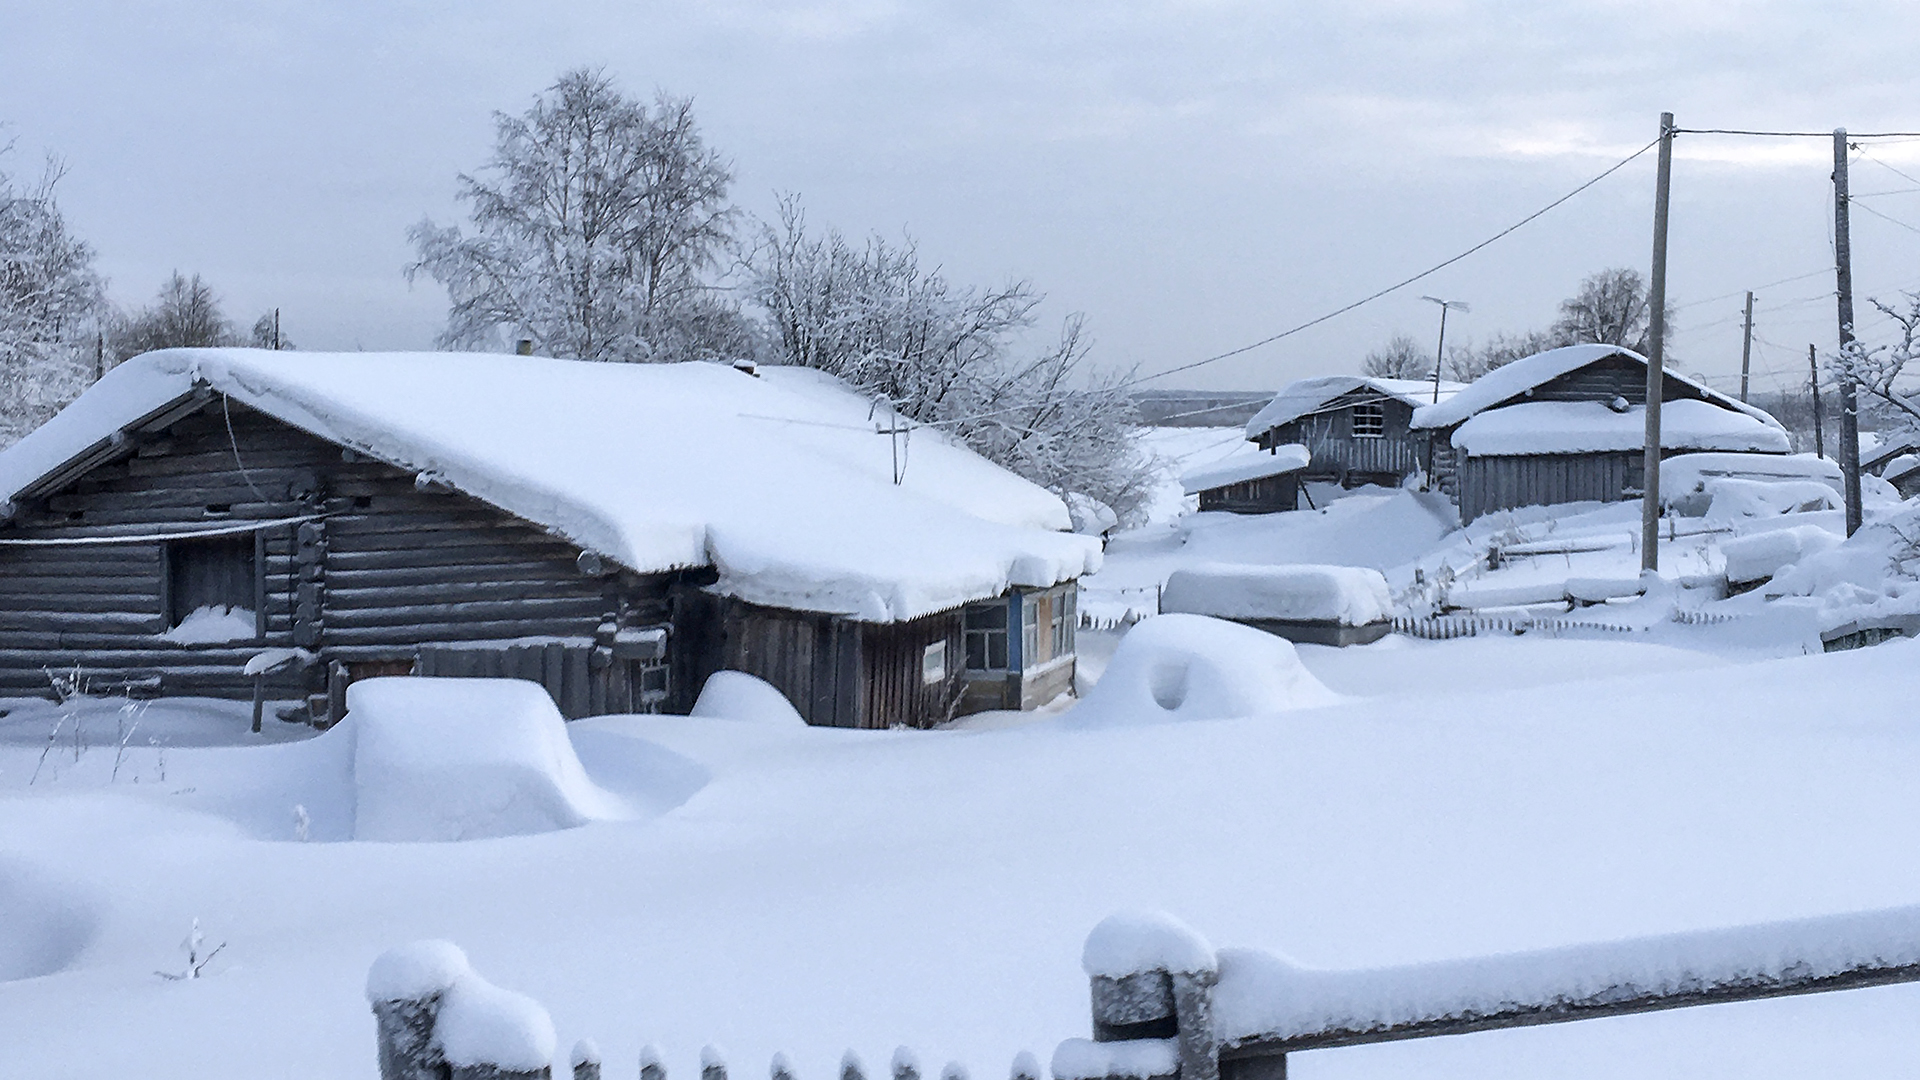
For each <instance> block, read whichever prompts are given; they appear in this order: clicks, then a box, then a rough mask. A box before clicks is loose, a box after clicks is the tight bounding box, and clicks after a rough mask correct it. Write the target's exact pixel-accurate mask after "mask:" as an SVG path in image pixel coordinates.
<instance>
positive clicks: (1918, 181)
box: [1855, 148, 1920, 198]
mask: <svg viewBox="0 0 1920 1080" xmlns="http://www.w3.org/2000/svg"><path fill="white" fill-rule="evenodd" d="M1860 156H1861V157H1863V158H1872V160H1873V163H1874V164H1875V165H1878V166H1880V167H1881V168H1883V169H1885V170H1887V171H1888V172H1890V173H1892V174H1893V175H1895V176H1897V177H1899V178H1900V179H1902V180H1907V181H1910V182H1912V183H1915V184H1920V177H1916V176H1914V175H1912V174H1910V173H1904V172H1901V171H1900V170H1899V169H1896V168H1894V167H1893V166H1891V165H1889V164H1887V163H1886V162H1884V161H1881V160H1880V159H1879V158H1877V157H1873V155H1871V154H1869V153H1867V152H1866V150H1865V149H1864V148H1862V149H1861V151H1860ZM1875 194H1878V195H1899V194H1902V193H1901V192H1897V191H1894V192H1886V191H1881V192H1875ZM1855 197H1856V198H1858V197H1859V196H1855Z"/></svg>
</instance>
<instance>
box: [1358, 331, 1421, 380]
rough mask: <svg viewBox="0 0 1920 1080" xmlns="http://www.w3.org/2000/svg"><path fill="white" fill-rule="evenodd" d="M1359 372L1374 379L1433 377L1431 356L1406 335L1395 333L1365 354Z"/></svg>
mask: <svg viewBox="0 0 1920 1080" xmlns="http://www.w3.org/2000/svg"><path fill="white" fill-rule="evenodd" d="M1360 372H1361V374H1363V375H1369V376H1371V377H1373V378H1376V379H1428V378H1432V377H1433V356H1432V355H1431V354H1429V353H1428V352H1427V351H1426V350H1425V349H1422V348H1421V347H1420V344H1419V343H1418V342H1416V341H1414V340H1413V339H1412V338H1410V337H1408V336H1407V335H1405V334H1395V335H1393V336H1392V337H1390V338H1388V339H1387V343H1386V344H1385V345H1382V346H1380V347H1379V348H1377V349H1375V350H1373V351H1372V352H1370V353H1368V354H1367V358H1366V359H1365V360H1364V361H1362V362H1361V364H1360Z"/></svg>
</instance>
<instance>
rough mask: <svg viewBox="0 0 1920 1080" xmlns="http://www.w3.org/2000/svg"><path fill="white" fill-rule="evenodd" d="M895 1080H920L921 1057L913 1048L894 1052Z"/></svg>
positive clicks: (903, 1047)
mask: <svg viewBox="0 0 1920 1080" xmlns="http://www.w3.org/2000/svg"><path fill="white" fill-rule="evenodd" d="M893 1080H920V1056H919V1055H918V1054H915V1053H914V1052H913V1049H912V1048H911V1047H907V1046H902V1047H897V1048H896V1049H895V1050H894V1051H893Z"/></svg>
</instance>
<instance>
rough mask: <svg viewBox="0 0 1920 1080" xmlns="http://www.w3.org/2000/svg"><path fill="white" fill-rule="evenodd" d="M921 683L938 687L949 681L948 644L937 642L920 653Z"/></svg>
mask: <svg viewBox="0 0 1920 1080" xmlns="http://www.w3.org/2000/svg"><path fill="white" fill-rule="evenodd" d="M920 681H921V682H923V683H925V684H926V685H928V686H937V685H939V684H940V683H943V682H946V681H947V643H946V642H944V641H936V642H934V643H933V644H931V645H929V646H927V647H926V648H925V649H923V650H921V652H920Z"/></svg>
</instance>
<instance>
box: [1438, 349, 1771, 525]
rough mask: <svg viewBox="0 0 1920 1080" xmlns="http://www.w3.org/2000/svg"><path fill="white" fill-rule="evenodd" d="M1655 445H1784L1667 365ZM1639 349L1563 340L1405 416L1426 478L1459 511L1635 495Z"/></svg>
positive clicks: (1757, 417) (1762, 420)
mask: <svg viewBox="0 0 1920 1080" xmlns="http://www.w3.org/2000/svg"><path fill="white" fill-rule="evenodd" d="M1662 374H1663V382H1662V390H1661V397H1660V400H1661V410H1660V415H1661V426H1660V446H1661V450H1662V452H1663V453H1666V454H1685V453H1691V452H1695V451H1705V450H1719V451H1742V452H1750V453H1766V454H1784V453H1787V452H1788V451H1789V449H1791V447H1790V444H1789V441H1788V438H1787V432H1786V429H1785V428H1783V427H1781V425H1780V423H1779V421H1777V420H1775V419H1774V418H1773V417H1772V416H1769V415H1768V414H1767V413H1766V412H1764V411H1762V410H1760V409H1758V408H1755V407H1753V406H1751V405H1747V404H1745V403H1743V402H1740V401H1738V400H1736V399H1734V398H1731V397H1728V396H1727V395H1725V394H1722V393H1719V392H1717V391H1715V390H1712V389H1709V388H1708V387H1706V386H1703V385H1702V384H1700V383H1698V382H1695V381H1694V380H1692V379H1689V378H1686V377H1684V376H1681V375H1678V374H1675V373H1674V372H1672V371H1667V372H1663V373H1662ZM1646 384H1647V360H1646V358H1645V357H1643V356H1641V355H1640V354H1638V353H1636V352H1633V351H1632V350H1630V349H1624V348H1621V347H1619V346H1615V345H1570V346H1567V347H1565V348H1560V349H1551V350H1548V351H1547V352H1543V353H1538V354H1536V355H1533V356H1529V357H1526V358H1524V359H1521V360H1516V361H1514V362H1513V363H1511V364H1508V365H1506V366H1504V367H1500V368H1496V369H1494V370H1493V371H1491V372H1488V373H1487V374H1486V375H1483V376H1481V377H1480V378H1479V379H1477V380H1475V381H1474V382H1473V383H1472V385H1470V386H1468V387H1466V388H1465V389H1463V390H1461V391H1460V392H1459V393H1457V394H1455V395H1454V396H1453V397H1452V398H1450V399H1448V400H1446V401H1442V402H1440V403H1438V404H1430V405H1423V406H1421V407H1420V408H1419V409H1417V410H1416V411H1415V412H1414V414H1413V418H1412V427H1413V430H1414V433H1415V435H1416V436H1417V437H1424V438H1426V439H1427V440H1429V449H1428V452H1427V460H1428V461H1429V462H1430V463H1431V466H1430V472H1431V475H1432V478H1433V482H1434V483H1435V484H1436V485H1437V486H1438V487H1439V488H1440V490H1442V491H1444V492H1446V493H1447V494H1448V495H1450V496H1452V497H1453V499H1454V501H1455V502H1456V503H1457V504H1458V505H1459V508H1460V520H1462V521H1472V520H1473V519H1475V518H1477V517H1480V516H1481V515H1483V514H1487V513H1491V512H1493V511H1496V510H1504V509H1509V508H1511V507H1518V506H1544V505H1551V504H1554V503H1567V502H1581V501H1588V500H1593V501H1600V502H1612V501H1617V500H1621V499H1635V498H1639V497H1640V494H1641V485H1642V471H1643V470H1642V465H1643V459H1642V451H1643V448H1644V446H1645V441H1646V401H1647V393H1646Z"/></svg>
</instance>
